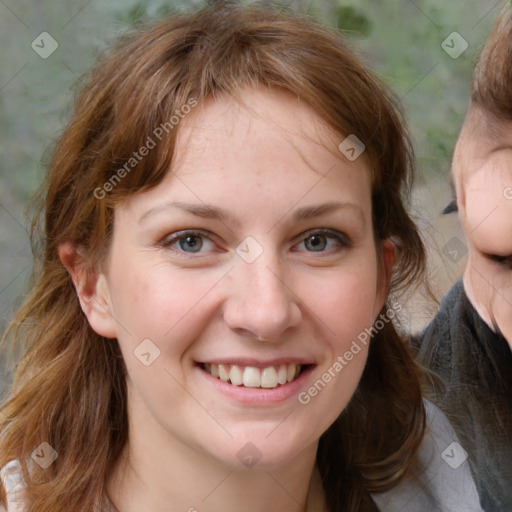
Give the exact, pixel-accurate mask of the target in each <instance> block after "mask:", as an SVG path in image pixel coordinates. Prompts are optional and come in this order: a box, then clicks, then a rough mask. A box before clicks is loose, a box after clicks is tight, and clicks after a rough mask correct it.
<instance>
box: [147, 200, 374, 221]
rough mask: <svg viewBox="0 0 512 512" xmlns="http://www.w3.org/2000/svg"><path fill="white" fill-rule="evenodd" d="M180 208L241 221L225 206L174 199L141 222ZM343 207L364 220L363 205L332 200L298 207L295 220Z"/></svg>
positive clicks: (294, 215) (204, 215)
mask: <svg viewBox="0 0 512 512" xmlns="http://www.w3.org/2000/svg"><path fill="white" fill-rule="evenodd" d="M174 208H178V209H180V210H183V211H185V212H188V213H191V214H192V215H195V216H197V217H201V218H203V219H213V220H218V221H220V222H223V223H228V222H229V223H231V224H233V225H235V226H239V225H240V222H239V221H238V219H236V218H235V217H234V216H233V215H232V214H231V213H230V212H228V211H227V210H225V209H223V208H219V207H217V206H212V205H208V204H205V203H204V204H194V203H184V202H181V201H174V202H172V203H164V204H162V205H160V206H156V207H154V208H151V209H149V210H148V211H146V212H145V213H144V214H142V216H141V217H140V218H139V221H138V222H139V224H140V223H142V222H143V221H144V220H146V219H147V218H148V217H150V216H152V215H155V214H157V213H161V212H163V211H166V210H169V209H174ZM342 209H350V210H353V211H354V212H355V213H357V214H358V215H359V216H360V217H361V220H362V221H363V222H364V221H365V217H364V214H363V210H362V209H361V207H360V206H359V205H357V204H355V203H346V202H345V203H344V202H341V201H331V202H328V203H324V204H319V205H312V206H303V207H302V208H298V209H297V210H295V211H294V213H293V215H292V221H293V222H301V221H305V220H308V219H313V218H316V217H320V216H322V215H326V214H328V213H331V212H334V211H337V210H342Z"/></svg>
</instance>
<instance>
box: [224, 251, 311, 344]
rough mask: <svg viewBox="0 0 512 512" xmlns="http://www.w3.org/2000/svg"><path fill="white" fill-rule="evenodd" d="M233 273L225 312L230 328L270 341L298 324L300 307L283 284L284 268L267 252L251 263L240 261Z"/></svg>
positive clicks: (287, 286) (272, 254)
mask: <svg viewBox="0 0 512 512" xmlns="http://www.w3.org/2000/svg"><path fill="white" fill-rule="evenodd" d="M233 272H234V273H233V274H232V276H233V279H234V282H233V287H232V290H231V293H230V297H229V299H228V306H227V308H226V312H225V321H226V323H227V324H228V325H229V326H230V328H232V329H236V330H243V331H244V332H245V334H247V335H250V336H253V337H256V338H260V339H265V340H272V339H275V338H277V337H279V336H280V335H281V334H282V332H284V331H285V330H286V329H288V328H289V327H291V326H293V325H296V324H297V323H298V321H299V320H300V316H301V315H300V308H299V307H298V304H297V301H296V297H295V295H294V293H292V290H291V288H290V285H289V284H287V283H286V272H285V268H284V265H283V264H282V262H280V261H279V257H278V256H277V255H275V254H274V253H273V252H272V251H271V250H270V249H266V250H265V251H263V252H262V254H260V256H259V257H258V258H257V259H256V260H254V261H252V262H251V263H248V262H247V261H245V260H244V259H243V258H240V259H239V261H238V262H237V264H236V266H235V268H234V269H233Z"/></svg>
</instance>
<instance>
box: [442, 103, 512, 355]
mask: <svg viewBox="0 0 512 512" xmlns="http://www.w3.org/2000/svg"><path fill="white" fill-rule="evenodd" d="M452 172H453V178H454V182H455V187H456V190H457V203H458V208H459V214H460V218H461V222H462V225H463V228H464V233H465V235H466V238H467V241H468V248H469V260H468V266H467V271H466V274H465V279H464V283H465V286H466V288H467V289H468V295H469V296H470V298H471V299H472V302H473V303H474V305H475V307H476V308H477V310H478V311H479V313H480V314H481V316H482V317H483V318H484V320H486V321H487V323H488V324H489V325H492V320H493V319H494V320H495V321H496V322H497V324H498V326H499V327H500V329H501V331H502V332H503V334H504V335H505V337H506V338H507V340H508V341H509V343H510V344H511V346H512V123H510V122H509V123H507V122H498V121H491V120H490V118H489V117H488V116H487V115H485V113H484V112H482V111H481V110H480V109H478V108H476V107H473V108H472V110H471V111H470V114H469V116H468V118H467V120H466V122H465V124H464V127H463V129H462V132H461V135H460V137H459V140H458V142H457V146H456V148H455V152H454V159H453V167H452Z"/></svg>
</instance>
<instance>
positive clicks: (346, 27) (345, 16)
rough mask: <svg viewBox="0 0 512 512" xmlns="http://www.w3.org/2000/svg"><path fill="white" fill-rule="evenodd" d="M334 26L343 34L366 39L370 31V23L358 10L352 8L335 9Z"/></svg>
mask: <svg viewBox="0 0 512 512" xmlns="http://www.w3.org/2000/svg"><path fill="white" fill-rule="evenodd" d="M336 26H337V27H338V28H339V29H340V30H343V31H345V32H351V33H352V34H354V35H360V36H365V37H367V36H368V35H369V34H370V32H371V29H372V23H371V21H370V20H369V19H368V17H367V16H366V15H365V14H363V13H362V12H361V11H360V10H358V9H356V8H355V7H352V6H341V5H340V6H338V7H337V8H336Z"/></svg>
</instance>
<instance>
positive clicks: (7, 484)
mask: <svg viewBox="0 0 512 512" xmlns="http://www.w3.org/2000/svg"><path fill="white" fill-rule="evenodd" d="M0 482H1V484H2V485H3V488H4V489H5V493H6V497H7V508H5V507H3V506H2V505H1V504H0V512H25V510H26V504H25V503H24V499H23V494H24V488H25V480H24V479H23V474H22V471H21V465H20V463H19V461H17V460H12V461H11V462H9V463H8V464H6V465H5V466H4V467H3V468H2V469H1V470H0Z"/></svg>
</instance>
